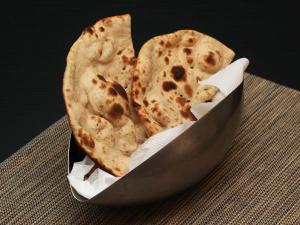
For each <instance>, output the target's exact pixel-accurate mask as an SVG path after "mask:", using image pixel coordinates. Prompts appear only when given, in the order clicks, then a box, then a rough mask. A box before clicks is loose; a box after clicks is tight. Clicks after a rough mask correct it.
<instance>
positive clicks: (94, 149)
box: [63, 14, 145, 176]
mask: <svg viewBox="0 0 300 225" xmlns="http://www.w3.org/2000/svg"><path fill="white" fill-rule="evenodd" d="M130 26H131V21H130V16H129V15H128V14H127V15H121V16H114V17H108V18H105V19H102V20H100V21H98V22H97V23H96V24H95V25H93V26H91V27H88V28H86V29H84V31H83V33H82V34H81V36H80V37H79V39H78V40H77V41H76V42H75V43H74V45H73V46H72V47H71V49H70V52H69V54H68V57H67V66H66V70H65V74H64V80H63V94H64V99H65V104H66V109H67V114H68V118H69V122H70V125H71V127H72V130H73V134H74V137H75V139H76V141H77V142H78V144H79V146H80V147H81V148H82V149H83V150H84V151H85V152H86V153H87V155H89V157H90V158H91V159H93V160H94V161H95V162H97V163H98V164H99V166H100V167H101V168H103V169H105V170H107V171H108V172H110V173H112V174H114V175H116V176H122V175H124V174H126V173H127V172H128V168H129V157H130V155H131V154H132V153H133V152H134V151H135V150H136V149H137V148H138V146H139V144H141V143H142V142H143V141H144V140H145V131H144V128H143V127H142V126H141V124H140V123H139V122H138V120H137V118H136V116H135V113H134V110H132V108H131V105H132V104H131V98H130V95H131V93H130V92H131V80H132V75H133V70H134V65H135V57H134V49H133V45H132V40H131V27H130Z"/></svg>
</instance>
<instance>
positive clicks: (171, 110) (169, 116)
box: [131, 30, 234, 135]
mask: <svg viewBox="0 0 300 225" xmlns="http://www.w3.org/2000/svg"><path fill="white" fill-rule="evenodd" d="M233 57H234V52H233V51H232V50H231V49H229V48H228V47H226V46H225V45H224V44H222V43H221V42H219V41H217V40H216V39H214V38H212V37H210V36H208V35H205V34H202V33H199V32H197V31H193V30H179V31H177V32H175V33H171V34H166V35H161V36H157V37H154V38H152V39H150V40H149V41H148V42H146V43H145V44H144V45H143V47H142V49H141V51H140V53H139V55H138V59H137V64H136V68H135V71H134V76H133V80H132V93H131V95H132V99H133V103H134V106H135V107H134V108H135V110H136V112H137V114H138V116H139V118H140V120H141V121H142V122H143V124H144V126H145V127H146V130H147V132H148V134H149V135H152V134H155V133H157V132H159V131H161V130H164V129H167V128H172V127H175V126H177V125H179V124H181V123H183V122H185V121H190V120H195V119H196V118H195V117H194V115H193V114H192V113H191V111H190V109H191V106H192V105H193V104H195V103H200V102H205V101H210V100H212V98H213V97H214V96H215V94H216V93H217V91H218V89H217V88H216V87H214V86H208V85H205V86H204V85H199V83H198V82H199V81H200V82H201V80H204V79H206V78H208V77H209V76H211V75H212V74H214V73H216V72H217V71H219V70H220V69H222V68H224V67H225V66H227V65H228V64H230V62H231V61H232V59H233Z"/></svg>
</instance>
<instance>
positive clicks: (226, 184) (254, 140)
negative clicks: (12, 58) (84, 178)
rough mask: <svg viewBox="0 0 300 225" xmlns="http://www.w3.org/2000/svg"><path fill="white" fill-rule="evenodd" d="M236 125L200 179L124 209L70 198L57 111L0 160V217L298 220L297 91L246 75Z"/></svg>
mask: <svg viewBox="0 0 300 225" xmlns="http://www.w3.org/2000/svg"><path fill="white" fill-rule="evenodd" d="M244 87H245V108H244V113H243V118H242V124H241V127H240V129H239V131H238V133H237V135H236V138H235V140H234V142H233V144H232V147H231V148H230V150H229V152H228V154H227V156H226V158H225V159H224V161H223V162H222V163H221V164H220V165H219V166H218V167H217V168H215V170H214V171H213V172H212V173H211V174H210V175H208V176H207V177H206V178H205V179H204V180H202V181H201V182H200V183H199V184H198V185H196V186H194V187H192V188H190V189H189V190H187V191H185V192H184V193H182V194H180V195H177V196H175V197H173V198H171V199H168V200H165V201H163V202H158V203H155V204H151V205H145V206H138V207H137V206H136V207H130V208H108V207H103V206H96V205H88V204H83V203H79V202H77V201H76V200H75V199H73V197H72V195H71V193H70V189H69V185H68V182H67V178H66V175H67V145H68V138H69V135H70V129H69V126H68V123H67V120H66V117H63V118H62V119H60V120H59V121H57V122H56V123H55V124H53V125H52V126H51V127H50V128H48V129H47V130H45V131H44V132H43V133H41V134H40V135H39V136H37V137H36V138H35V139H33V140H32V141H31V142H30V143H28V144H27V145H25V146H24V147H23V148H21V149H20V150H19V151H18V152H16V153H15V154H14V155H12V156H11V157H10V158H8V159H7V160H6V161H4V162H2V163H1V164H0V172H1V175H0V224H228V223H231V224H262V223H263V224H273V223H278V224H300V92H298V91H296V90H292V89H289V88H286V87H283V86H281V85H278V84H275V83H272V82H270V81H267V80H264V79H261V78H258V77H255V76H252V75H250V76H249V75H247V76H246V79H245V85H244Z"/></svg>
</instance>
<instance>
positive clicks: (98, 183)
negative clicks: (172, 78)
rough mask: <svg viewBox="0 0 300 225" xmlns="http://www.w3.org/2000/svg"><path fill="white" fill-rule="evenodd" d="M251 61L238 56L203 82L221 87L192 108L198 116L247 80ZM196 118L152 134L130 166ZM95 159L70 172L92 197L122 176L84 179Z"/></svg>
mask: <svg viewBox="0 0 300 225" xmlns="http://www.w3.org/2000/svg"><path fill="white" fill-rule="evenodd" d="M248 64H249V60H248V59H246V58H242V59H238V60H236V61H235V62H233V63H231V64H230V65H228V66H227V67H226V68H224V69H223V70H221V71H219V72H218V73H216V74H214V75H212V76H211V77H210V78H208V79H207V80H203V81H201V82H199V83H201V85H208V84H209V85H214V86H216V87H218V88H219V90H220V91H219V92H218V94H217V95H216V96H215V97H214V99H213V101H212V102H206V103H199V104H197V105H194V106H192V108H191V111H192V113H193V114H194V115H195V116H196V118H197V119H200V118H201V117H203V116H204V115H205V114H206V113H207V112H209V111H210V110H211V109H212V108H213V107H215V106H216V105H217V104H218V103H219V102H220V101H221V100H222V99H224V98H225V97H226V96H228V95H229V94H230V93H231V92H232V91H233V90H234V89H236V88H237V87H238V86H239V84H240V83H241V82H242V81H243V74H244V71H245V70H246V68H247V66H248ZM194 123H195V121H190V122H186V123H184V124H181V125H179V126H177V127H174V128H171V129H168V130H165V131H162V132H160V133H158V134H156V135H153V136H151V137H150V138H149V139H147V141H146V142H144V143H143V144H142V145H141V146H140V147H139V149H138V150H137V151H135V152H134V153H133V155H132V156H131V162H130V166H129V169H130V170H133V169H134V168H136V167H137V166H138V165H140V164H141V163H143V162H144V161H145V160H147V159H148V158H149V157H151V156H152V155H154V154H155V153H156V152H158V151H159V150H160V149H162V148H163V147H164V146H166V145H167V144H168V143H170V142H171V141H173V140H174V139H175V138H176V137H178V136H179V135H180V134H182V133H183V132H184V131H185V130H186V129H188V128H189V127H191V126H192V125H193V124H194ZM93 165H94V162H93V161H92V160H91V159H89V157H87V156H86V157H85V158H84V160H82V161H80V162H75V163H74V165H73V168H72V171H71V173H70V174H69V175H68V180H69V182H70V185H71V186H72V187H73V188H74V189H75V190H76V191H77V192H78V193H79V194H80V195H81V196H83V197H85V198H87V199H91V198H92V197H94V196H95V195H97V194H99V193H100V192H102V191H103V190H104V189H106V188H107V187H109V186H110V185H112V184H113V183H114V182H116V181H117V180H118V179H121V178H119V177H115V176H112V175H111V174H109V173H107V172H105V171H103V170H101V169H96V170H95V171H94V173H93V174H92V175H91V176H90V177H89V179H88V180H85V181H84V180H83V178H84V175H86V174H87V173H88V172H89V171H90V169H91V168H92V167H93Z"/></svg>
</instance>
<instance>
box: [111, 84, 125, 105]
mask: <svg viewBox="0 0 300 225" xmlns="http://www.w3.org/2000/svg"><path fill="white" fill-rule="evenodd" d="M112 86H113V87H114V89H115V90H116V91H117V92H118V93H119V95H121V96H122V97H123V98H124V99H125V100H126V101H128V96H127V93H126V91H125V89H124V88H123V87H122V85H120V84H119V83H117V82H114V83H113V84H112Z"/></svg>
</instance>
